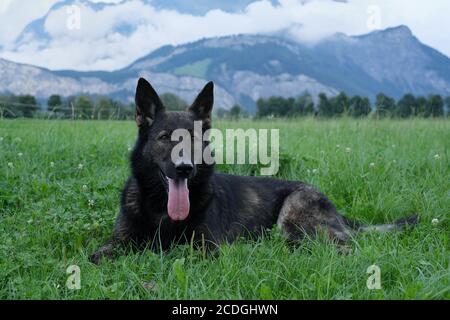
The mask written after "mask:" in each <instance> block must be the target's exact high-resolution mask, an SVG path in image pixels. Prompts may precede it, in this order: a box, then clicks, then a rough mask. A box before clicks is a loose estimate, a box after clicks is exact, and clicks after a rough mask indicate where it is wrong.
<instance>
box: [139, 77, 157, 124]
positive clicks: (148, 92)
mask: <svg viewBox="0 0 450 320" xmlns="http://www.w3.org/2000/svg"><path fill="white" fill-rule="evenodd" d="M135 101H136V123H137V125H138V126H139V127H141V126H143V125H144V124H148V125H151V124H152V122H153V120H155V117H156V115H157V114H158V112H162V111H164V106H163V104H162V102H161V99H160V98H159V96H158V94H157V93H156V91H155V89H153V87H152V86H151V84H150V83H149V82H148V81H147V80H145V79H144V78H140V79H139V82H138V85H137V89H136V98H135Z"/></svg>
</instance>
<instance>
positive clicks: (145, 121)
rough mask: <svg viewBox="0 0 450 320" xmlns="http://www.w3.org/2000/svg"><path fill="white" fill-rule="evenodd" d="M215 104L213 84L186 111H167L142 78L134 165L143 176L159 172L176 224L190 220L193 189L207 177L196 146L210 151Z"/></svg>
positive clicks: (138, 98) (137, 110) (137, 95)
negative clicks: (207, 137) (197, 158)
mask: <svg viewBox="0 0 450 320" xmlns="http://www.w3.org/2000/svg"><path fill="white" fill-rule="evenodd" d="M213 104H214V84H213V83H212V82H210V83H208V84H207V85H206V86H205V87H204V89H203V90H202V91H201V92H200V94H199V95H198V97H197V98H196V99H195V101H194V103H193V104H192V106H191V107H189V108H188V109H187V110H186V111H180V112H167V111H166V109H165V106H164V105H163V103H162V101H161V99H160V98H159V96H158V94H157V93H156V91H155V90H154V89H153V87H152V86H151V85H150V83H149V82H148V81H146V80H145V79H143V78H141V79H139V83H138V86H137V90H136V123H137V125H138V127H139V139H138V144H137V146H136V148H135V150H134V153H133V159H134V166H137V167H138V168H139V170H140V171H141V173H142V171H145V170H148V171H152V173H154V172H155V171H157V174H158V175H159V180H160V182H161V183H162V184H163V185H164V187H165V190H166V192H167V193H168V203H167V211H168V214H169V216H170V218H171V219H172V220H174V221H182V220H185V219H187V217H188V215H189V210H190V203H189V189H190V187H191V186H193V185H195V184H196V183H198V182H199V181H201V180H202V178H204V177H202V175H204V174H206V170H205V165H204V164H203V163H196V161H194V156H195V154H196V153H195V150H194V146H196V147H198V146H200V147H201V151H202V152H203V150H204V149H205V148H208V142H207V141H204V139H203V134H204V132H205V131H206V130H208V129H210V128H211V113H212V108H213ZM196 121H201V124H202V126H201V127H200V132H198V131H199V130H194V122H196ZM197 128H198V126H197ZM180 129H181V130H180ZM180 133H181V134H183V133H186V134H188V136H186V134H185V135H180ZM187 151H190V152H187ZM202 154H203V153H202ZM197 162H198V161H197ZM143 174H144V175H146V174H147V173H146V172H143ZM148 174H150V172H148Z"/></svg>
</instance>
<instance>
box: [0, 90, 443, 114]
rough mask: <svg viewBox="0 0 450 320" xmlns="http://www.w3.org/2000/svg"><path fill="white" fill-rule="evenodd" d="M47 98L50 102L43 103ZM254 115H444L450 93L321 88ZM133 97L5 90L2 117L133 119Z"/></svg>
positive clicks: (169, 100) (171, 102) (174, 102)
mask: <svg viewBox="0 0 450 320" xmlns="http://www.w3.org/2000/svg"><path fill="white" fill-rule="evenodd" d="M161 100H162V101H163V103H164V105H165V106H166V107H167V108H168V110H170V111H177V110H184V109H186V107H187V103H186V102H185V101H184V100H182V99H181V98H180V97H178V96H177V95H175V94H172V93H165V94H163V95H161ZM42 104H45V105H44V106H42ZM256 105H257V108H256V114H255V115H254V117H255V118H274V117H276V118H292V117H303V116H316V117H321V118H335V117H341V116H349V117H354V118H363V117H367V116H372V117H377V118H386V117H391V118H411V117H423V118H438V117H444V116H445V106H447V110H450V97H446V98H443V97H442V96H441V95H438V94H430V95H428V96H427V97H423V96H419V97H416V96H414V95H413V94H405V95H404V96H403V97H402V98H401V99H399V100H398V101H397V100H395V99H393V98H391V97H388V96H386V95H384V94H383V93H380V94H378V95H377V96H376V100H375V104H374V105H373V106H372V104H371V102H370V100H369V98H367V97H361V96H358V95H356V96H347V95H346V94H345V93H343V92H341V93H339V94H338V95H336V96H333V97H328V96H327V95H326V94H324V93H321V94H319V96H318V99H317V101H316V102H314V99H313V98H312V96H311V95H310V94H308V93H305V94H303V95H301V96H298V97H296V98H283V97H270V98H267V99H259V100H258V101H257V103H256ZM134 112H135V106H134V104H133V103H128V104H126V103H122V102H119V101H115V100H113V99H110V98H107V97H91V96H87V95H80V96H72V97H69V98H62V97H61V96H59V95H52V96H51V97H50V98H49V99H48V100H47V101H46V103H41V104H39V103H38V101H37V99H36V98H35V97H34V96H31V95H22V96H15V95H0V118H40V119H74V120H75V119H80V120H131V119H133V118H134ZM215 112H216V116H217V117H219V118H225V119H239V118H248V117H250V115H249V114H248V113H247V112H246V111H245V110H244V109H243V108H242V107H241V106H239V105H235V106H234V107H232V108H231V109H230V110H225V109H223V108H220V107H216V111H215Z"/></svg>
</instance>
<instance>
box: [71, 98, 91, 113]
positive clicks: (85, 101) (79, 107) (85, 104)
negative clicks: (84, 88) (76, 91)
mask: <svg viewBox="0 0 450 320" xmlns="http://www.w3.org/2000/svg"><path fill="white" fill-rule="evenodd" d="M74 108H75V112H76V114H77V116H78V118H79V119H92V118H93V116H94V104H93V103H92V100H91V99H90V98H89V97H88V96H79V97H77V98H76V99H75V102H74Z"/></svg>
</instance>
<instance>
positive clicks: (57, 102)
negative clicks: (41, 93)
mask: <svg viewBox="0 0 450 320" xmlns="http://www.w3.org/2000/svg"><path fill="white" fill-rule="evenodd" d="M60 106H62V99H61V96H60V95H57V94H53V95H51V96H50V98H48V101H47V107H48V108H49V109H54V108H56V107H60Z"/></svg>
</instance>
